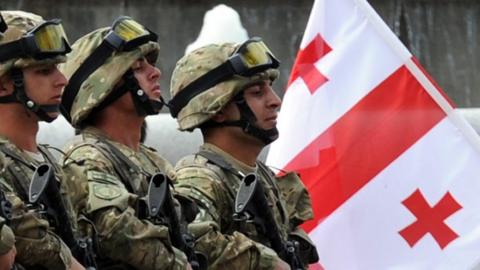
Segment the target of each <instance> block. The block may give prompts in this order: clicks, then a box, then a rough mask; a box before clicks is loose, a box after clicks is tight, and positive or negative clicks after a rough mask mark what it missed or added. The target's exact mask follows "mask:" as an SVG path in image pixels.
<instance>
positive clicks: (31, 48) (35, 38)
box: [0, 19, 71, 62]
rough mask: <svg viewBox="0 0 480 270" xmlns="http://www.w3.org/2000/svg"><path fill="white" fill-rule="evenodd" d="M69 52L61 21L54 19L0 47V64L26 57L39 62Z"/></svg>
mask: <svg viewBox="0 0 480 270" xmlns="http://www.w3.org/2000/svg"><path fill="white" fill-rule="evenodd" d="M70 51H71V48H70V45H69V44H68V39H67V36H66V34H65V31H64V30H63V27H62V24H61V21H60V20H58V19H54V20H50V21H46V22H44V23H42V24H40V25H38V26H37V27H35V28H34V29H32V30H30V31H28V32H27V33H26V34H24V35H23V37H22V38H20V39H18V40H15V41H12V42H9V43H5V44H3V45H0V62H4V61H7V60H10V59H14V58H26V57H32V58H34V59H38V60H41V59H45V58H51V57H55V56H57V55H65V54H67V53H69V52H70Z"/></svg>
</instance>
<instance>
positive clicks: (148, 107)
mask: <svg viewBox="0 0 480 270" xmlns="http://www.w3.org/2000/svg"><path fill="white" fill-rule="evenodd" d="M123 79H124V80H125V83H124V86H125V87H128V89H129V91H130V94H131V95H132V100H133V104H134V106H135V110H136V111H137V114H138V115H139V116H147V115H155V114H158V113H159V112H160V110H161V109H162V107H163V105H164V104H165V101H164V100H163V98H162V97H160V100H153V99H150V98H149V97H148V95H147V93H145V91H144V90H143V89H142V88H141V87H140V85H139V84H138V81H137V79H136V78H135V76H134V74H133V71H132V70H131V69H130V70H128V71H127V72H126V73H125V75H123Z"/></svg>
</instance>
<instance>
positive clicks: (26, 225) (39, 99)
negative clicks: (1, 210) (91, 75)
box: [0, 11, 84, 270]
mask: <svg viewBox="0 0 480 270" xmlns="http://www.w3.org/2000/svg"><path fill="white" fill-rule="evenodd" d="M1 14H2V16H3V18H4V20H5V22H6V25H4V26H6V27H7V29H6V31H5V32H4V33H3V35H2V37H1V38H0V122H1V123H2V124H1V125H0V153H1V155H0V188H1V189H2V191H3V192H4V193H5V197H6V198H7V199H8V200H9V201H10V202H11V204H12V218H11V220H9V226H10V227H11V228H12V229H13V231H14V233H15V237H16V248H17V252H18V253H17V258H16V259H17V261H18V263H20V264H21V265H23V266H24V267H26V268H28V269H59V270H60V269H62V270H63V269H84V268H83V267H82V266H81V265H80V264H79V263H78V261H77V260H76V259H75V258H73V257H72V253H71V251H70V249H69V248H68V247H67V245H66V244H65V243H64V241H62V239H61V238H60V237H59V236H58V235H57V234H56V233H55V228H54V227H52V226H55V225H54V224H52V223H49V222H48V221H47V217H46V216H45V215H44V213H43V210H42V209H41V207H40V206H39V205H33V206H32V205H30V204H29V203H28V201H29V200H28V193H29V185H30V181H31V179H32V176H33V175H34V171H35V169H36V168H37V167H38V166H39V165H40V164H42V163H49V164H50V165H52V166H53V167H54V168H56V172H55V174H56V176H57V178H61V177H62V176H61V171H60V170H59V167H58V166H56V165H55V164H56V161H55V160H54V158H53V156H52V155H51V154H50V152H49V151H48V149H47V147H46V146H43V145H38V144H37V141H36V135H37V132H38V125H39V124H38V122H40V121H47V122H50V121H53V120H54V119H55V118H56V117H57V116H58V115H59V114H60V113H59V111H58V106H59V104H60V97H61V93H62V89H63V87H64V86H65V85H66V83H67V80H66V78H65V76H63V74H62V73H61V72H60V71H59V70H58V69H57V64H58V63H60V62H62V61H64V60H65V54H66V53H67V52H68V51H69V50H70V47H69V45H68V41H67V40H66V37H65V35H64V32H63V28H62V27H61V24H60V22H59V21H58V20H52V21H47V22H46V21H44V20H43V19H42V18H41V17H40V16H37V15H34V14H31V13H26V12H22V11H2V12H1ZM4 28H5V27H4ZM27 44H28V45H27ZM57 180H58V179H57ZM64 202H65V205H67V208H68V205H69V201H68V200H66V197H64ZM68 209H72V208H71V207H70V208H68ZM56 226H65V224H56Z"/></svg>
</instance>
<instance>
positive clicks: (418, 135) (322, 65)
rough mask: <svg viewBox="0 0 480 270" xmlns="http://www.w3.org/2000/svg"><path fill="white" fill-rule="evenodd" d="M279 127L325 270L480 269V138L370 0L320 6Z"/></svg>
mask: <svg viewBox="0 0 480 270" xmlns="http://www.w3.org/2000/svg"><path fill="white" fill-rule="evenodd" d="M278 128H279V130H280V138H279V139H278V140H277V141H275V142H274V143H273V144H272V146H271V148H270V152H269V156H268V158H267V164H269V165H271V166H273V167H277V168H282V169H284V170H286V171H292V170H293V171H297V172H298V173H300V175H301V177H302V179H303V181H304V183H305V185H306V187H307V188H308V189H309V191H310V194H311V196H312V204H313V208H314V213H315V219H314V220H313V221H311V222H308V223H307V224H305V226H304V228H305V229H306V230H307V231H308V232H309V234H310V236H311V237H312V239H313V240H314V241H315V243H316V245H317V249H318V254H319V256H320V264H321V266H322V267H323V268H325V269H327V270H328V269H334V270H339V269H340V270H341V269H349V270H351V269H369V270H370V269H471V268H472V267H474V266H476V265H477V264H479V263H480V233H479V232H480V230H479V228H480V195H479V194H480V180H479V177H480V140H479V138H478V136H477V134H476V133H475V131H474V130H473V129H472V128H471V126H470V125H469V124H468V123H467V122H466V121H465V120H464V119H463V118H461V117H460V116H459V114H458V112H456V111H455V110H454V108H453V105H452V103H451V102H449V100H448V98H447V97H446V96H445V95H444V94H443V92H442V91H441V90H440V89H439V88H438V86H437V85H436V84H435V83H434V82H433V81H432V80H431V79H430V78H429V76H428V74H426V73H425V71H424V70H423V69H422V68H421V66H420V65H419V64H418V62H417V61H416V59H415V58H414V57H413V56H412V55H411V54H410V52H409V51H408V50H407V49H406V48H405V47H404V46H403V44H402V43H401V42H400V41H399V40H398V39H397V37H396V36H395V35H394V34H393V33H392V32H391V31H390V29H389V28H388V27H387V25H386V24H385V23H384V22H383V21H382V20H381V18H380V17H379V16H378V15H377V14H376V13H375V11H374V10H373V9H372V8H371V7H370V6H369V4H368V3H367V1H365V0H317V1H315V3H314V6H313V9H312V13H311V15H310V19H309V22H308V25H307V29H306V31H305V34H304V37H303V40H302V43H301V49H300V51H299V54H298V57H297V60H296V61H295V66H294V67H293V70H292V75H291V78H290V81H289V86H288V89H287V91H286V93H285V96H284V101H283V104H282V108H281V111H280V117H279V121H278ZM318 267H319V266H317V268H318Z"/></svg>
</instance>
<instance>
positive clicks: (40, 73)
mask: <svg viewBox="0 0 480 270" xmlns="http://www.w3.org/2000/svg"><path fill="white" fill-rule="evenodd" d="M23 79H24V83H25V92H26V94H27V96H28V97H29V98H30V99H31V100H33V101H34V102H35V103H36V104H39V105H59V104H60V102H61V97H62V90H63V88H64V87H65V85H66V84H67V82H68V81H67V79H66V78H65V76H64V75H63V74H62V73H61V72H60V71H59V70H58V68H57V65H55V64H49V65H38V66H31V67H26V68H24V69H23ZM48 115H49V116H50V117H54V118H55V117H57V116H58V115H59V113H58V112H50V113H48Z"/></svg>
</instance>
